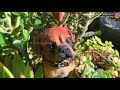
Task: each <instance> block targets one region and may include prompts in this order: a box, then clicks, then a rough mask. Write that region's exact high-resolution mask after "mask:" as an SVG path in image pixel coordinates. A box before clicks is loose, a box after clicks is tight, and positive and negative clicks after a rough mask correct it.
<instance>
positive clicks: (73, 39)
mask: <svg viewBox="0 0 120 90" xmlns="http://www.w3.org/2000/svg"><path fill="white" fill-rule="evenodd" d="M67 31H68V33H69V34H70V36H71V37H72V41H73V43H74V42H75V38H74V36H73V34H72V32H71V31H70V30H69V29H67Z"/></svg>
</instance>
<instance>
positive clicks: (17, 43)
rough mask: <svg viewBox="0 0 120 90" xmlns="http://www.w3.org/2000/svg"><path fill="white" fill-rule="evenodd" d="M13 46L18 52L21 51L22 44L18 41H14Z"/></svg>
mask: <svg viewBox="0 0 120 90" xmlns="http://www.w3.org/2000/svg"><path fill="white" fill-rule="evenodd" d="M13 46H14V47H15V48H17V49H18V50H19V51H20V52H22V51H23V43H22V42H21V41H20V40H14V41H13Z"/></svg>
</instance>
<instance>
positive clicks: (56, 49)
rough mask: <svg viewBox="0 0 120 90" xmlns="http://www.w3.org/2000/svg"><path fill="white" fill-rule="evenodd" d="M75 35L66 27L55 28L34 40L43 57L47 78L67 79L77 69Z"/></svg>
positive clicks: (36, 50) (38, 52)
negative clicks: (73, 47) (74, 48)
mask: <svg viewBox="0 0 120 90" xmlns="http://www.w3.org/2000/svg"><path fill="white" fill-rule="evenodd" d="M74 42H75V39H74V37H73V34H72V33H71V31H70V30H69V29H68V28H66V27H53V28H49V29H46V30H44V31H42V32H41V33H40V34H39V35H38V36H36V37H35V39H34V48H35V50H34V51H35V52H36V53H37V54H41V55H42V59H43V71H44V76H45V78H65V77H68V76H69V75H72V74H71V73H72V72H73V71H74V69H75V61H74V55H73V54H74V51H73V49H72V45H73V43H74Z"/></svg>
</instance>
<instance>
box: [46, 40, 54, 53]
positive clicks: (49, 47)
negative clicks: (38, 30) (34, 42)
mask: <svg viewBox="0 0 120 90" xmlns="http://www.w3.org/2000/svg"><path fill="white" fill-rule="evenodd" d="M47 48H48V50H49V51H53V48H54V43H52V42H49V43H48V44H47Z"/></svg>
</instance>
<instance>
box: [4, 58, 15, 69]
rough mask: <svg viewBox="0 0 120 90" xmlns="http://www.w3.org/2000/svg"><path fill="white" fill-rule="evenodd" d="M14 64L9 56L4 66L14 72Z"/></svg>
mask: <svg viewBox="0 0 120 90" xmlns="http://www.w3.org/2000/svg"><path fill="white" fill-rule="evenodd" d="M12 62H13V60H12V59H11V58H10V57H8V56H6V57H5V60H4V65H5V66H6V67H7V68H8V69H9V70H10V71H12Z"/></svg>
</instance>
